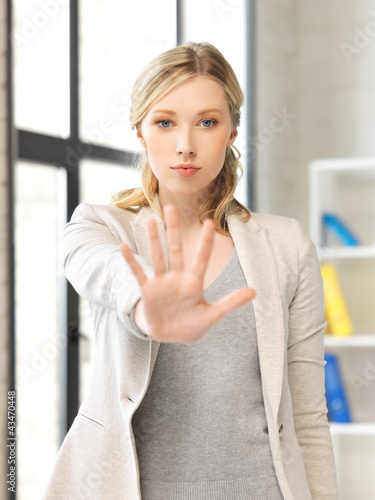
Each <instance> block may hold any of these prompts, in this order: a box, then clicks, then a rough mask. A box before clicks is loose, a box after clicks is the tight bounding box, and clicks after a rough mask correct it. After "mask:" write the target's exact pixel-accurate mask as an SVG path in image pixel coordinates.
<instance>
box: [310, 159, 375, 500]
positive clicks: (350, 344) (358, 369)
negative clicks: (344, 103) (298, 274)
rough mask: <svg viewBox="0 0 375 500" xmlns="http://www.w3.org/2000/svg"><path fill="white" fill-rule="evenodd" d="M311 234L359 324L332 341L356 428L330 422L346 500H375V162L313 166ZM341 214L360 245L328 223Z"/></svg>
mask: <svg viewBox="0 0 375 500" xmlns="http://www.w3.org/2000/svg"><path fill="white" fill-rule="evenodd" d="M309 213H310V236H311V238H312V240H313V241H314V243H315V245H316V246H317V250H318V255H319V259H320V261H321V262H322V263H332V264H333V265H335V267H336V268H337V270H338V275H339V279H340V284H341V288H342V290H343V293H344V297H345V299H346V303H347V307H348V310H349V314H350V317H351V319H352V323H353V326H354V334H353V335H350V336H347V337H339V336H334V335H326V336H325V350H326V352H333V353H335V354H337V356H338V361H339V366H340V371H341V374H342V378H343V382H344V386H345V390H346V394H347V398H348V402H349V406H350V410H351V415H352V420H353V422H352V423H349V424H341V423H335V422H332V423H331V425H330V429H331V435H332V440H333V444H334V450H335V459H336V466H337V472H338V478H339V485H340V495H341V496H340V498H341V500H349V499H352V498H356V500H362V499H363V500H368V499H370V498H374V499H375V481H374V474H373V471H374V470H375V157H374V158H345V159H320V160H315V161H313V162H312V163H311V164H310V166H309ZM324 213H333V214H335V215H337V216H338V217H339V218H340V219H341V220H343V221H344V223H345V224H346V225H347V226H348V227H349V228H350V229H351V230H352V231H353V233H354V234H355V235H356V236H357V238H358V239H359V241H360V246H353V247H349V246H344V245H342V244H341V243H340V242H339V241H338V240H337V239H336V238H335V237H334V236H332V235H331V234H330V232H329V231H325V230H324V228H323V225H322V215H323V214H324Z"/></svg>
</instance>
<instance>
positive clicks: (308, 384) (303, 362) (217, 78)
mask: <svg viewBox="0 0 375 500" xmlns="http://www.w3.org/2000/svg"><path fill="white" fill-rule="evenodd" d="M242 104H243V94H242V92H241V89H240V86H239V83H238V81H237V78H236V76H235V74H234V72H233V70H232V68H231V66H230V65H229V64H228V62H227V61H226V60H225V59H224V57H223V56H222V54H221V53H220V52H219V51H218V50H217V49H216V48H215V47H213V46H212V45H210V44H208V43H199V44H198V43H186V44H185V45H182V46H179V47H176V48H173V49H171V50H168V51H166V52H165V53H163V54H161V55H160V56H158V57H156V58H155V59H154V60H152V61H151V62H150V63H149V65H148V66H147V67H146V68H145V70H144V72H143V73H142V74H141V75H140V76H139V78H138V79H137V81H136V82H135V85H134V89H133V94H132V107H131V113H130V121H131V125H132V128H133V129H134V128H136V133H137V136H138V138H139V141H140V143H141V145H142V146H143V148H144V153H143V157H142V160H141V174H142V175H141V179H142V182H141V186H140V187H137V188H133V189H128V190H125V191H122V192H120V193H118V195H116V196H114V198H113V200H112V203H111V204H110V205H90V204H87V203H82V204H80V205H79V206H78V207H77V208H76V210H75V212H74V214H73V216H72V219H71V221H70V222H69V223H68V224H67V226H66V228H65V230H64V233H63V236H62V238H61V243H60V254H61V259H62V262H63V265H64V269H65V273H66V276H67V278H68V279H69V281H70V282H71V283H72V285H73V286H74V288H75V289H76V290H77V292H78V293H79V294H80V295H81V296H82V297H84V298H85V299H87V300H88V301H89V302H90V307H91V312H92V316H93V320H94V325H95V333H96V343H97V355H96V360H95V366H94V370H93V378H92V384H91V388H90V390H89V392H88V394H87V396H86V398H85V400H84V402H83V404H82V406H81V407H80V409H79V412H78V415H77V417H76V419H75V421H74V423H73V425H72V427H71V429H70V431H69V432H68V434H67V436H66V438H65V440H64V443H63V445H62V447H61V449H60V452H59V454H58V457H57V461H56V464H55V467H54V470H53V474H52V476H51V478H50V481H49V485H48V488H47V491H46V495H45V498H46V499H50V500H56V499H58V500H60V499H61V500H69V499H72V500H73V499H74V500H80V499H90V500H104V499H106V500H107V499H109V498H115V499H116V500H121V499H123V500H140V499H142V500H169V499H170V500H203V499H204V500H224V499H225V500H233V499H235V500H250V499H252V500H260V499H262V500H276V499H277V500H281V499H285V500H309V499H314V500H318V499H319V500H333V499H337V498H338V490H337V485H336V475H335V466H334V458H333V451H332V442H331V437H330V432H329V424H328V421H327V408H326V402H325V397H324V394H325V393H324V355H323V330H324V327H325V321H324V301H323V291H322V280H321V275H320V269H319V263H318V259H317V254H316V250H315V247H314V245H313V244H312V242H311V240H310V239H309V238H308V237H307V236H306V235H305V234H304V232H303V231H302V229H301V226H300V225H299V223H297V222H296V221H295V220H294V219H289V218H285V217H280V216H270V215H261V214H257V213H251V214H250V212H249V211H248V210H247V209H246V208H245V207H244V206H242V205H241V204H240V203H239V202H238V201H237V200H236V199H235V198H234V196H233V193H234V191H235V189H236V186H237V180H238V178H237V170H238V168H239V169H240V170H241V172H242V167H241V165H240V163H239V161H238V158H237V157H236V155H235V154H234V152H233V150H232V148H234V149H236V148H235V147H234V146H233V143H234V141H235V138H236V135H237V127H238V126H239V123H240V108H241V106H242Z"/></svg>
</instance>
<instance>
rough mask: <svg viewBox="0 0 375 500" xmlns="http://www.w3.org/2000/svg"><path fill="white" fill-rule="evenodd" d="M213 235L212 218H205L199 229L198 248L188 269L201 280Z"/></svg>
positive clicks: (213, 225) (213, 224)
mask: <svg viewBox="0 0 375 500" xmlns="http://www.w3.org/2000/svg"><path fill="white" fill-rule="evenodd" d="M214 235H215V223H214V221H213V220H212V219H206V220H205V221H204V222H203V228H202V229H201V237H200V240H199V245H198V250H197V252H196V254H195V255H194V259H193V263H192V266H191V269H190V271H191V272H192V273H193V274H195V275H196V276H197V277H198V278H199V279H200V280H201V281H203V277H204V273H205V272H206V268H207V264H208V260H209V258H210V255H211V249H212V243H213V240H214Z"/></svg>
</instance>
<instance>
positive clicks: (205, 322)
mask: <svg viewBox="0 0 375 500" xmlns="http://www.w3.org/2000/svg"><path fill="white" fill-rule="evenodd" d="M164 216H165V221H166V232H167V242H168V256H169V270H167V269H166V266H165V262H164V257H163V252H162V247H161V244H160V240H159V235H158V232H157V226H156V221H155V220H154V219H153V218H152V217H151V218H150V219H149V220H148V221H147V230H148V236H149V239H150V247H151V259H152V265H153V267H154V273H155V274H154V277H152V278H147V276H146V275H145V273H144V271H143V269H142V267H141V265H140V264H139V263H138V262H137V261H136V260H135V258H134V256H133V253H132V252H131V250H130V249H129V247H128V246H127V244H126V243H122V244H121V251H122V253H123V256H124V258H125V259H126V261H127V263H128V264H129V267H130V268H131V270H132V272H133V273H134V275H135V277H136V279H137V281H138V283H139V286H140V289H141V293H142V298H141V303H140V307H141V311H142V317H143V324H147V329H145V328H144V330H145V333H147V334H148V335H149V336H150V338H151V339H153V340H158V341H159V342H177V343H185V344H190V343H193V342H197V341H198V340H200V339H201V338H202V337H203V336H204V335H205V334H206V333H207V332H208V330H209V329H210V328H211V327H212V326H213V325H214V324H215V323H217V322H218V321H220V319H221V318H223V317H224V316H225V315H226V314H228V313H229V312H231V311H232V310H233V309H236V308H238V307H240V306H242V305H244V304H245V303H246V302H249V301H250V300H252V299H253V298H254V296H255V292H254V290H253V289H252V288H248V287H245V288H241V289H239V290H235V291H233V292H231V293H229V294H228V295H226V296H225V297H223V298H222V299H220V300H218V301H217V302H215V303H213V304H209V303H208V302H206V300H205V299H204V296H203V292H204V288H203V286H204V285H203V277H204V274H205V271H206V268H207V263H208V260H209V257H210V253H211V248H212V243H213V239H214V233H215V224H214V221H213V220H212V219H206V220H205V221H204V223H203V227H202V230H201V235H200V240H199V244H198V247H197V250H196V253H195V255H194V257H193V261H192V264H191V266H190V268H189V269H184V265H183V252H182V240H181V233H180V227H179V221H178V214H177V208H176V207H175V206H174V205H166V206H165V207H164ZM146 330H147V331H146Z"/></svg>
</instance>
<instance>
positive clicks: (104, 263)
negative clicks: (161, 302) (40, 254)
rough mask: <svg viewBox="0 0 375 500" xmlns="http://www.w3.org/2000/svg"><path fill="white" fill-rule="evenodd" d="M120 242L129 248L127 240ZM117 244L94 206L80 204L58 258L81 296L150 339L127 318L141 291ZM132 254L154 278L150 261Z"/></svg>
mask: <svg viewBox="0 0 375 500" xmlns="http://www.w3.org/2000/svg"><path fill="white" fill-rule="evenodd" d="M123 241H125V242H126V243H127V244H128V245H129V247H130V249H132V246H133V245H132V243H131V242H130V240H128V239H124V240H123ZM120 243H121V240H120V238H119V236H117V237H115V235H114V234H113V233H112V232H111V230H110V228H109V226H108V225H107V224H105V222H103V220H102V219H100V217H99V216H98V215H97V213H96V212H95V210H94V208H93V206H92V205H90V204H88V203H81V204H80V205H78V206H77V208H76V209H75V211H74V212H73V215H72V217H71V219H70V222H69V223H68V224H67V225H66V226H65V228H64V230H63V233H62V236H61V238H60V241H59V245H58V255H59V260H60V262H61V264H62V266H63V268H64V273H65V276H66V277H67V279H68V281H69V282H70V283H71V284H72V286H73V288H74V289H75V290H76V292H77V293H78V294H79V295H80V296H81V297H82V298H84V299H86V300H88V301H89V302H90V303H93V304H96V305H97V306H100V307H104V308H108V309H113V310H115V311H116V313H117V316H118V318H119V320H120V321H121V322H122V323H123V324H124V325H125V326H126V328H127V329H128V330H129V331H130V332H131V333H132V334H133V335H135V336H137V337H139V338H143V339H148V340H151V339H150V337H148V336H147V335H146V334H144V333H143V332H142V331H141V330H139V329H138V328H137V327H136V325H135V323H134V322H133V321H132V319H131V318H130V314H131V312H132V310H133V308H134V306H135V305H136V303H137V302H138V300H139V299H140V298H141V296H142V294H141V290H140V286H139V284H138V281H137V279H136V278H135V276H134V274H133V272H132V271H131V269H130V267H129V265H128V263H127V262H126V260H125V258H124V257H123V255H122V253H121V250H120ZM134 257H135V259H136V260H137V261H138V262H139V263H140V264H141V266H142V268H143V270H144V272H145V274H146V275H147V277H149V278H150V277H153V276H154V271H153V268H152V266H151V264H150V263H149V262H148V261H147V260H146V259H144V258H143V257H141V256H139V255H138V254H136V253H134Z"/></svg>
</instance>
